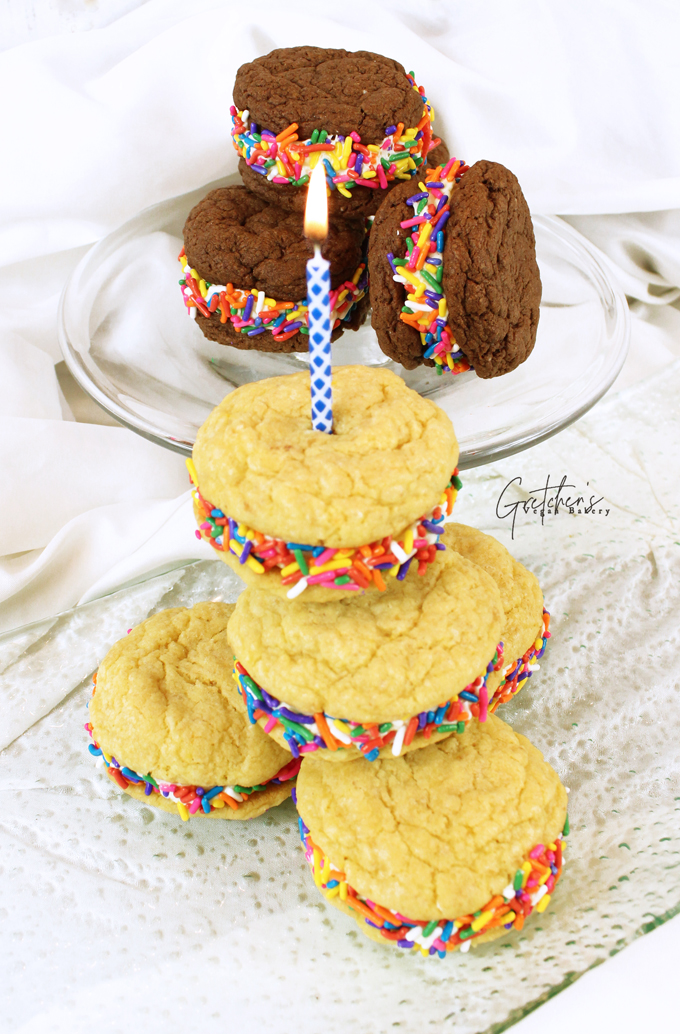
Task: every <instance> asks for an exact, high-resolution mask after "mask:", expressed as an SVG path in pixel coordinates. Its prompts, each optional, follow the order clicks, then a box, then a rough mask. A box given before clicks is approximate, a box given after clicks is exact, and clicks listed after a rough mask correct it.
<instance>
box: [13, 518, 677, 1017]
mask: <svg viewBox="0 0 680 1034" xmlns="http://www.w3.org/2000/svg"><path fill="white" fill-rule="evenodd" d="M541 542H542V543H543V544H542V545H541V547H540V549H539V550H538V552H536V553H533V552H532V554H531V556H527V555H525V554H521V555H522V559H524V560H526V561H527V562H528V563H531V565H532V566H534V567H535V568H539V567H540V568H541V571H542V582H543V585H544V590H545V593H546V598H547V599H548V601H549V603H550V605H551V610H552V613H553V623H552V627H553V631H554V638H553V639H552V640H551V642H550V644H549V647H548V650H547V652H546V654H545V657H544V658H543V660H542V661H541V671H540V672H539V673H538V674H537V675H536V677H535V678H532V680H531V682H530V684H529V685H528V686H527V688H526V689H524V690H523V691H522V692H521V693H520V694H519V695H518V697H517V699H516V700H515V701H513V702H512V703H511V704H509V705H506V707H505V708H504V709H503V711H502V713H501V717H502V718H503V719H504V720H505V721H508V722H510V724H511V725H513V727H515V728H516V729H518V730H519V731H521V732H523V733H524V734H525V735H527V736H528V737H529V738H530V739H531V740H532V741H533V742H534V743H535V744H536V745H537V746H538V747H540V749H541V750H542V751H543V752H544V754H545V756H546V759H547V760H548V761H549V762H550V763H551V764H552V765H553V766H554V767H555V768H556V769H557V771H558V772H559V774H560V776H561V778H562V780H563V781H564V782H565V784H566V785H567V786H568V787H569V788H570V797H569V802H570V803H569V813H570V820H571V834H570V836H569V839H568V842H567V844H568V848H567V861H566V865H565V870H564V875H563V877H562V880H561V881H560V884H559V886H558V887H557V889H556V891H555V894H554V895H553V897H552V899H551V902H550V905H549V908H548V909H547V910H546V912H545V913H543V914H542V915H540V916H539V915H534V916H532V918H531V920H530V921H529V922H528V923H527V925H526V926H525V927H524V930H523V931H522V932H521V933H516V932H513V933H512V934H508V935H507V936H504V937H502V938H500V939H499V940H497V941H494V942H493V943H490V944H487V945H482V946H479V947H477V948H476V949H475V950H474V951H470V952H469V953H468V954H467V955H462V954H460V953H456V954H455V955H453V956H449V957H447V959H445V960H439V959H436V958H435V959H423V958H421V957H420V956H415V955H410V954H409V955H402V954H400V953H399V952H397V951H396V950H394V949H390V948H387V947H385V946H383V945H379V944H375V943H373V942H372V941H369V940H368V939H366V938H365V937H363V935H362V934H361V933H360V932H359V930H358V928H357V927H356V925H355V923H354V921H353V920H352V919H350V918H349V917H347V916H345V915H343V914H341V913H339V912H338V911H337V910H335V909H334V908H332V907H331V905H330V904H329V903H327V902H325V901H324V899H323V898H322V897H321V896H320V895H319V894H318V892H317V891H316V889H315V887H314V884H313V881H312V879H311V876H310V874H309V871H308V868H307V865H306V862H305V860H304V857H303V855H302V852H301V850H300V847H299V840H298V832H297V823H296V817H295V812H294V809H293V806H292V804H291V802H290V801H287V802H285V803H284V804H282V805H280V806H279V807H278V808H275V809H273V810H272V811H270V812H268V813H267V814H266V815H263V816H261V817H260V818H258V819H254V820H252V821H251V822H248V823H239V822H229V823H226V822H220V821H201V820H200V819H196V820H191V821H190V822H189V823H182V822H181V821H180V820H179V818H177V817H176V816H173V815H170V814H167V813H166V812H161V811H159V810H158V809H154V808H148V807H145V806H141V805H140V804H139V803H138V802H136V801H133V800H131V799H130V798H129V797H126V796H125V795H124V794H121V793H120V792H119V791H118V790H117V788H116V787H113V786H112V785H111V783H110V782H109V780H108V779H107V778H106V777H105V775H103V773H101V771H99V770H98V769H96V768H95V766H94V763H93V759H92V758H91V756H90V755H89V754H88V752H87V743H88V742H89V741H88V738H87V735H86V733H85V732H84V731H83V728H82V725H83V722H84V721H85V720H86V713H87V712H86V710H85V705H86V702H87V700H88V699H89V695H90V692H91V688H92V685H91V673H92V671H93V670H94V669H95V668H96V666H97V664H98V663H99V661H100V660H101V658H102V657H103V656H104V654H105V653H106V651H107V650H108V649H109V647H110V646H111V645H112V644H113V642H115V641H116V640H117V639H119V638H121V637H123V636H124V635H125V633H126V631H127V629H128V628H129V627H130V626H131V625H133V624H137V623H138V622H139V621H141V620H143V618H144V617H145V616H147V615H148V614H150V613H154V612H156V611H158V610H160V609H163V608H165V607H170V606H177V605H192V604H193V603H195V602H197V601H199V600H206V599H223V600H226V601H232V600H235V599H236V597H237V595H238V593H239V592H240V591H241V583H240V582H239V581H238V579H237V577H236V576H235V575H234V574H233V572H232V571H231V570H230V569H228V568H227V566H226V565H225V564H223V563H221V562H219V561H202V562H199V563H195V564H193V565H190V566H187V567H185V568H181V569H177V570H174V571H171V572H169V573H166V574H163V575H160V576H158V577H156V578H153V579H150V580H149V581H147V582H145V583H142V584H139V585H135V586H133V587H131V588H126V589H123V590H121V591H119V592H117V593H115V594H113V595H111V596H109V597H108V598H105V599H100V600H96V601H94V602H92V603H89V604H86V605H84V606H82V607H79V608H76V609H75V610H73V611H70V612H68V613H66V614H63V615H61V616H59V617H57V618H53V619H50V620H48V621H43V622H39V623H37V624H35V625H31V626H27V627H25V628H23V629H18V630H16V631H14V632H11V633H7V634H5V635H4V636H0V676H1V678H0V702H1V704H2V713H3V714H6V715H8V716H9V718H10V719H11V720H10V721H9V723H8V724H7V725H5V724H4V723H3V727H2V729H1V730H0V737H1V742H0V746H2V747H5V749H4V750H2V753H0V793H1V794H2V801H3V815H2V823H1V824H0V854H1V855H2V861H3V871H4V872H5V873H6V878H5V879H3V881H2V882H1V883H0V908H1V913H2V915H3V930H4V931H5V934H6V936H5V937H4V938H3V943H2V948H1V950H0V960H1V961H2V967H3V973H4V974H5V975H6V976H5V980H4V991H5V996H4V997H5V1009H6V1015H7V1017H8V1021H9V1017H10V1016H11V1017H13V1023H12V1029H15V1026H17V1027H18V1026H20V1025H22V1024H23V1023H24V1022H26V1019H28V1018H30V1016H31V1015H33V1014H34V1013H35V1012H36V1011H41V1010H48V1013H47V1015H46V1016H43V1014H42V1012H41V1016H43V1019H44V1020H45V1023H44V1025H43V1026H41V1027H40V1029H41V1030H42V1029H47V1026H48V1023H47V1020H48V1019H49V1018H50V1016H51V1015H52V1013H51V1012H49V1010H50V1009H57V1010H59V1009H61V1008H66V1005H68V1008H69V1010H70V1011H69V1012H68V1017H69V1019H68V1021H64V1022H65V1024H66V1025H65V1026H64V1027H63V1028H62V1027H61V1026H59V1029H60V1030H61V1029H64V1030H66V1029H68V1030H70V1031H72V1032H76V1031H77V1032H79V1031H81V1030H83V1031H84V1030H89V1029H90V1028H91V1022H92V1016H93V1015H95V1014H97V1015H103V1016H105V1017H106V1022H107V1024H109V1025H110V1026H111V1029H112V1030H113V1029H114V1028H115V1029H116V1030H119V1029H120V1030H126V1029H127V1030H130V1029H135V1022H132V1025H131V1021H135V1020H137V1021H139V1020H141V1018H142V1017H144V1024H145V1029H148V1030H149V1031H150V1032H151V1034H156V1031H158V1034H161V1031H164V1030H167V1024H168V1022H169V1019H168V1017H169V1016H170V1012H168V1010H171V1013H172V1019H173V1022H174V1026H173V1029H178V1030H180V1029H181V1030H191V1029H193V1028H194V1027H195V1026H196V1021H197V1019H200V1022H201V1026H202V1029H203V1030H204V1031H206V1032H208V1031H210V1032H212V1031H215V1032H217V1031H223V1030H225V1029H229V1030H237V1029H243V1030H257V1031H258V1032H259V1031H263V1032H273V1034H286V1032H289V1031H291V1030H298V1031H301V1032H305V1034H312V1032H316V1031H320V1030H323V1031H324V1032H328V1034H346V1032H347V1031H364V1030H365V1031H369V1030H370V1031H385V1032H386V1031H389V1030H392V1029H393V1028H395V1027H400V1028H401V1029H405V1030H409V1031H421V1030H429V1029H431V1028H432V1029H437V1030H440V1029H441V1030H449V1029H454V1028H455V1030H456V1034H481V1032H486V1034H499V1032H500V1031H502V1030H505V1029H506V1028H507V1027H508V1026H510V1025H511V1024H512V1023H513V1022H515V1021H516V1020H518V1019H519V1018H521V1017H522V1016H523V1015H526V1013H527V1012H530V1011H531V1010H532V1009H533V1008H535V1007H536V1005H538V1004H540V1002H542V1001H544V1000H545V999H546V998H548V997H550V996H552V995H554V994H556V993H557V992H559V991H560V990H561V989H562V988H563V987H566V986H567V985H569V984H570V983H572V982H573V981H574V980H576V979H577V978H578V976H579V975H581V974H582V973H584V972H585V971H586V970H587V969H590V968H592V967H593V966H596V965H597V964H598V963H601V962H603V961H605V960H606V959H607V957H608V956H609V955H612V954H615V953H616V952H617V951H619V950H620V949H621V948H622V947H624V946H625V945H626V944H628V943H630V941H631V940H633V939H634V938H635V937H638V936H640V935H641V934H644V933H646V932H647V931H649V930H651V929H653V928H654V927H655V926H657V925H659V924H661V923H663V922H664V921H665V920H667V919H670V918H671V917H672V916H673V915H674V914H675V913H677V912H678V911H679V909H680V866H679V865H678V857H679V855H678V851H679V849H680V830H679V825H678V801H680V778H679V776H678V768H677V757H676V755H677V742H678V732H679V729H680V725H679V719H678V711H677V701H676V698H677V690H676V681H675V677H674V675H675V673H676V672H677V655H678V638H679V636H678V630H677V613H676V605H675V602H674V593H673V592H672V591H670V589H669V585H672V583H673V582H672V580H673V578H674V577H675V574H677V566H678V565H677V561H676V559H675V558H676V554H677V549H675V548H674V547H673V546H672V545H669V546H668V548H667V549H665V550H664V549H660V548H658V546H657V548H656V549H655V564H656V568H655V574H654V577H652V576H651V574H650V571H649V563H648V560H647V559H646V558H645V557H644V556H641V548H640V543H639V541H638V539H637V538H636V537H631V536H628V537H624V536H622V535H618V537H617V534H612V532H610V531H606V532H603V534H602V537H601V541H600V540H598V541H597V542H596V541H595V539H594V537H593V535H592V533H589V537H588V538H587V543H588V547H589V549H590V552H589V554H587V555H586V554H582V553H581V549H582V548H583V546H584V545H585V542H586V540H584V541H583V542H582V543H581V548H577V549H576V550H574V549H572V550H571V551H570V549H569V548H564V546H563V544H562V540H561V539H560V540H557V539H556V540H555V541H554V542H553V543H552V545H549V544H548V540H546V539H545V538H544V539H542V540H541ZM657 568H658V570H657ZM595 584H596V585H597V586H598V588H599V591H597V592H594V591H593V585H595ZM605 598H608V599H609V600H610V601H611V604H610V605H608V606H607V607H606V609H605V607H603V603H604V602H605ZM633 634H634V642H633V641H632V639H631V637H632V636H633ZM652 672H653V673H654V675H653V677H651V678H650V673H652ZM24 730H26V731H24ZM12 741H13V742H12ZM7 744H9V745H7ZM6 745H7V746H6ZM50 945H51V947H50ZM62 946H63V950H62ZM36 989H39V990H38V991H36ZM88 996H89V997H88ZM59 1015H61V1013H60V1012H59ZM137 1025H138V1024H137ZM22 1029H23V1026H22ZM33 1029H34V1027H33V1025H31V1030H33ZM35 1029H36V1030H37V1029H38V1027H37V1026H36V1027H35ZM50 1029H52V1027H51V1026H50ZM107 1029H108V1028H107Z"/></svg>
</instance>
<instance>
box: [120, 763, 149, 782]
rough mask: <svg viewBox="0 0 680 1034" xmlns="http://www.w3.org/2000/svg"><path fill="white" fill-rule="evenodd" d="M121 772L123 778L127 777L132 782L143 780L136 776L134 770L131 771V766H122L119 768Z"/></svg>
mask: <svg viewBox="0 0 680 1034" xmlns="http://www.w3.org/2000/svg"><path fill="white" fill-rule="evenodd" d="M121 772H122V773H123V775H124V776H125V778H126V779H129V780H130V782H132V783H143V782H144V780H143V779H142V778H141V777H140V776H138V775H137V773H136V772H133V771H132V769H131V768H125V766H123V768H121Z"/></svg>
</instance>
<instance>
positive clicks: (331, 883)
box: [326, 880, 340, 890]
mask: <svg viewBox="0 0 680 1034" xmlns="http://www.w3.org/2000/svg"><path fill="white" fill-rule="evenodd" d="M339 886H340V884H339V883H338V881H337V880H329V881H328V883H327V884H326V889H327V890H333V887H339Z"/></svg>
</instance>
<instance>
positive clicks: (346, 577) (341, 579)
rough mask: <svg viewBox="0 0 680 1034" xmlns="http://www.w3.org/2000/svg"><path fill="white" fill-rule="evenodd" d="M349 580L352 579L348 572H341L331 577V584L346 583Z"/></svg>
mask: <svg viewBox="0 0 680 1034" xmlns="http://www.w3.org/2000/svg"><path fill="white" fill-rule="evenodd" d="M351 581H352V579H351V578H350V576H349V575H348V574H341V575H338V577H337V578H334V579H333V585H347V583H348V582H351Z"/></svg>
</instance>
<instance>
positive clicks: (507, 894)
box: [503, 883, 515, 901]
mask: <svg viewBox="0 0 680 1034" xmlns="http://www.w3.org/2000/svg"><path fill="white" fill-rule="evenodd" d="M514 896H515V888H514V887H513V885H512V883H508V885H507V887H506V888H505V890H504V891H503V897H504V898H505V900H506V901H512V899H513V898H514Z"/></svg>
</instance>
